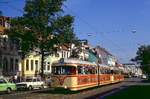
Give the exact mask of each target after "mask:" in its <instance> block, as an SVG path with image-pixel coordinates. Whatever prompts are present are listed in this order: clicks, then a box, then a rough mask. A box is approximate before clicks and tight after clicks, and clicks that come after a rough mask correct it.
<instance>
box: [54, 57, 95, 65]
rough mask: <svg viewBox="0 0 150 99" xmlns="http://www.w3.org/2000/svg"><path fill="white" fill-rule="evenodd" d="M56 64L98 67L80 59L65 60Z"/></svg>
mask: <svg viewBox="0 0 150 99" xmlns="http://www.w3.org/2000/svg"><path fill="white" fill-rule="evenodd" d="M54 64H57V65H67V64H80V65H93V66H94V65H97V64H96V63H91V62H88V61H82V60H79V59H63V60H60V61H59V62H57V63H54Z"/></svg>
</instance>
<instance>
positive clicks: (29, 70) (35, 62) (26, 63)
mask: <svg viewBox="0 0 150 99" xmlns="http://www.w3.org/2000/svg"><path fill="white" fill-rule="evenodd" d="M19 66H20V69H19V70H20V76H23V77H31V76H37V75H38V74H39V73H40V68H41V67H40V66H41V55H39V54H38V53H36V52H31V53H29V54H28V55H26V56H25V58H24V59H22V60H21V61H20V64H19Z"/></svg>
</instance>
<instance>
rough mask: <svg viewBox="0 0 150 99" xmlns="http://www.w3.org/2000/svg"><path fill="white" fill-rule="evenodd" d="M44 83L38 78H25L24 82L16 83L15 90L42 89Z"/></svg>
mask: <svg viewBox="0 0 150 99" xmlns="http://www.w3.org/2000/svg"><path fill="white" fill-rule="evenodd" d="M44 84H45V83H44V81H42V80H41V79H40V78H38V77H33V78H27V79H26V80H25V81H24V82H20V83H16V86H17V89H28V90H32V89H42V88H44Z"/></svg>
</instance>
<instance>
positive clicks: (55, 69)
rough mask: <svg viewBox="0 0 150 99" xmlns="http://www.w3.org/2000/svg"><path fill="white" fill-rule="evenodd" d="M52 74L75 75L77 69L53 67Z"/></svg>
mask: <svg viewBox="0 0 150 99" xmlns="http://www.w3.org/2000/svg"><path fill="white" fill-rule="evenodd" d="M52 73H53V74H54V75H75V74H76V67H73V66H53V67H52Z"/></svg>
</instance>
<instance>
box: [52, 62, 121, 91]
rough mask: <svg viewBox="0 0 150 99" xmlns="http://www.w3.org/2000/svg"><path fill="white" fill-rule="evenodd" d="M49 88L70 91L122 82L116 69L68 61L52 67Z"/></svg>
mask: <svg viewBox="0 0 150 99" xmlns="http://www.w3.org/2000/svg"><path fill="white" fill-rule="evenodd" d="M51 80H52V82H51V86H52V87H54V88H58V87H59V88H64V89H69V90H71V91H77V90H82V89H86V88H90V87H95V86H100V85H105V84H111V83H116V82H120V81H123V80H124V77H123V75H121V73H120V72H119V70H118V69H117V68H114V67H109V66H105V65H97V64H95V63H91V62H87V61H81V60H75V59H68V60H63V62H62V61H61V62H58V63H54V64H53V65H52V76H51Z"/></svg>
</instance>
